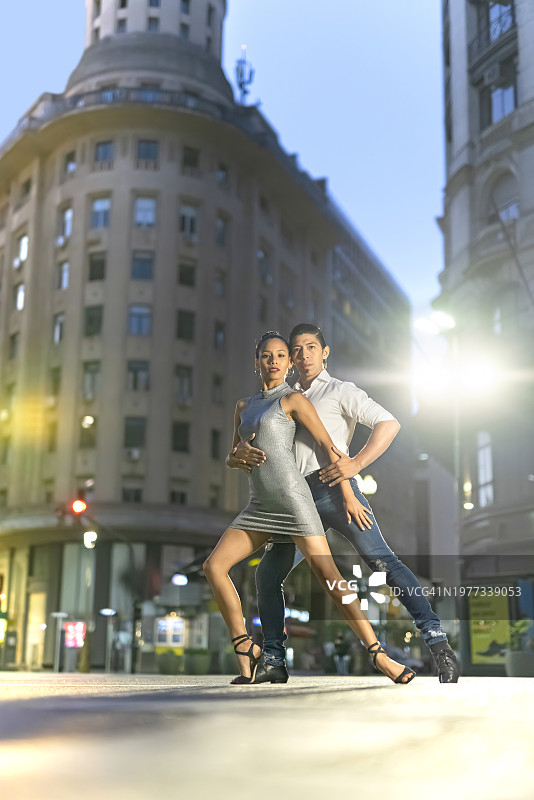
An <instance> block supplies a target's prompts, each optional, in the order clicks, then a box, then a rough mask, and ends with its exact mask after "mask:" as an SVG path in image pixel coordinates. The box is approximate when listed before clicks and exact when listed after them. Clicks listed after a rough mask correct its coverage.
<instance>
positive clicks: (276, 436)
mask: <svg viewBox="0 0 534 800" xmlns="http://www.w3.org/2000/svg"><path fill="white" fill-rule="evenodd" d="M293 391H294V390H293V389H292V388H291V387H290V386H289V385H288V384H287V383H285V382H284V383H282V384H280V386H275V388H274V389H267V390H263V391H261V392H260V393H259V394H256V395H254V397H251V398H250V400H249V401H248V403H247V405H246V406H245V407H244V408H243V411H242V412H241V424H240V426H239V431H238V433H239V437H240V439H241V441H244V440H245V439H249V438H250V437H251V436H252V434H253V433H255V434H256V436H255V438H254V440H253V442H252V444H253V446H254V447H258V448H259V449H260V450H263V452H264V453H265V456H266V460H265V461H264V462H263V464H261V466H259V467H253V469H252V472H251V473H250V476H249V485H250V501H249V504H248V505H247V506H246V508H244V509H243V511H242V512H241V513H240V514H239V515H238V516H237V517H236V518H235V519H234V521H233V522H232V523H231V525H230V527H231V528H239V529H241V530H245V531H246V530H249V531H262V532H264V533H270V534H272V535H271V540H272V541H278V542H279V541H286V542H287V541H291V539H290V538H289V536H290V535H293V536H324V530H323V525H322V522H321V519H320V517H319V514H318V513H317V509H316V508H315V503H314V501H313V498H312V494H311V491H310V488H309V486H308V484H307V483H306V479H305V478H304V476H303V475H302V474H301V473H300V472H299V470H298V468H297V465H296V462H295V456H294V455H293V440H294V438H295V431H296V424H295V422H294V421H293V420H290V419H288V417H287V416H286V414H285V412H284V409H283V408H282V405H281V403H280V400H281V399H282V397H285V396H286V395H288V394H291V392H293Z"/></svg>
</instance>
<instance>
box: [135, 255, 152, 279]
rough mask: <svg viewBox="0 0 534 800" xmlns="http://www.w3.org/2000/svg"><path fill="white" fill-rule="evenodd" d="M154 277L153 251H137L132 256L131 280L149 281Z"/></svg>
mask: <svg viewBox="0 0 534 800" xmlns="http://www.w3.org/2000/svg"><path fill="white" fill-rule="evenodd" d="M153 277H154V253H151V252H148V251H146V252H144V251H138V252H135V253H134V254H133V258H132V280H134V281H151V280H152V278H153Z"/></svg>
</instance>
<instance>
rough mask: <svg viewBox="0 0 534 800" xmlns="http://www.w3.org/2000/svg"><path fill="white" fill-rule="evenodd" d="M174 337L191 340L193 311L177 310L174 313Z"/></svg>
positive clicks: (192, 335) (193, 334)
mask: <svg viewBox="0 0 534 800" xmlns="http://www.w3.org/2000/svg"><path fill="white" fill-rule="evenodd" d="M176 338H177V339H184V340H185V341H186V342H192V341H193V339H194V338H195V314H194V312H193V311H178V313H177V315H176Z"/></svg>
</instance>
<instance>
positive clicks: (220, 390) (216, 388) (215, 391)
mask: <svg viewBox="0 0 534 800" xmlns="http://www.w3.org/2000/svg"><path fill="white" fill-rule="evenodd" d="M211 399H212V402H213V403H215V404H216V405H218V406H220V405H222V404H223V403H224V379H223V378H222V376H221V375H214V376H213V378H212V381H211Z"/></svg>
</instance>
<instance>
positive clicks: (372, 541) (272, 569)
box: [256, 478, 447, 664]
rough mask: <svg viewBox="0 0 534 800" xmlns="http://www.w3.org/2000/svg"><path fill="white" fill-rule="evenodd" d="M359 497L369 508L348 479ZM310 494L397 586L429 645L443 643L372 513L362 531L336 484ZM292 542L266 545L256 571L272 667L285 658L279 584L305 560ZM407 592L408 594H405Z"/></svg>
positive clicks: (325, 519) (326, 523)
mask: <svg viewBox="0 0 534 800" xmlns="http://www.w3.org/2000/svg"><path fill="white" fill-rule="evenodd" d="M350 484H351V487H352V489H353V491H354V494H355V495H356V497H357V499H358V500H359V501H360V503H362V505H364V506H366V507H367V508H368V509H369V510H370V509H371V507H370V505H369V503H368V502H367V499H366V497H365V496H364V495H363V494H362V493H361V492H360V490H359V489H358V484H357V483H356V481H355V480H354V478H352V479H351V481H350ZM310 488H311V491H312V495H313V499H314V501H315V505H316V507H317V511H318V512H319V516H320V517H321V521H322V523H323V527H324V529H325V531H326V530H328V528H334V529H335V530H336V531H339V533H341V534H342V535H343V536H344V537H345V538H346V539H347V540H348V541H349V542H350V543H351V544H352V545H353V547H354V548H355V549H356V550H357V551H358V553H359V554H360V556H361V557H362V559H363V560H364V561H365V563H366V564H367V566H368V567H369V568H370V569H371V570H372V571H373V572H385V573H386V583H387V585H388V586H390V587H396V588H397V593H396V595H397V597H398V598H399V600H400V601H401V603H402V604H403V606H404V607H405V609H406V610H407V611H408V613H409V614H410V616H411V617H412V618H413V620H414V622H415V624H416V626H417V628H418V629H419V631H420V632H421V636H422V638H423V640H424V641H425V643H426V644H427V645H431V644H436V643H437V642H444V641H447V635H446V633H445V632H444V631H443V629H442V627H441V622H440V619H439V617H438V616H437V614H435V613H434V611H433V610H432V607H431V605H430V603H429V602H428V599H427V598H426V597H425V596H424V595H423V594H422V592H421V584H420V583H419V581H418V580H417V578H416V577H415V575H414V574H413V572H412V571H411V570H410V569H408V567H407V566H406V565H405V564H403V563H402V561H401V560H400V559H399V558H398V557H397V556H396V555H395V553H394V552H393V550H391V548H390V547H388V545H387V544H386V542H385V541H384V537H383V536H382V534H381V533H380V528H379V527H378V525H377V523H376V520H375V518H374V515H372V516H371V519H370V522H371V529H369V528H366V529H365V530H363V531H362V530H361V529H360V528H359V527H358V525H356V523H355V522H354V521H352V522H350V523H348V522H347V517H346V514H345V510H344V508H343V495H342V493H341V488H340V486H339V485H337V486H332V487H329V486H328V485H326V484H322V483H321V484H318V483H317V482H315V481H314V482H313V483H312V485H311V487H310ZM295 551H296V547H295V545H294V544H293V543H292V542H288V543H287V544H286V543H285V542H275V543H274V544H272V545H269V546H268V549H267V550H266V551H265V553H264V555H263V558H262V559H261V562H260V563H259V565H258V568H257V570H256V588H257V592H258V609H259V612H260V618H261V624H262V629H263V649H264V652H265V657H266V660H267V661H268V662H269V663H271V664H283V663H284V660H285V647H284V641H285V640H286V639H287V636H286V634H285V633H284V625H285V605H284V592H283V583H284V581H285V579H286V578H287V576H288V575H289V573H290V572H291V570H292V569H294V568H295V567H296V566H297V564H300V562H301V561H302V559H303V558H304V556H303V555H302V553H301V552H300V550H297V551H296V554H295ZM407 590H411V591H407Z"/></svg>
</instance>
